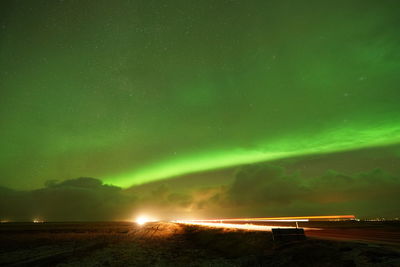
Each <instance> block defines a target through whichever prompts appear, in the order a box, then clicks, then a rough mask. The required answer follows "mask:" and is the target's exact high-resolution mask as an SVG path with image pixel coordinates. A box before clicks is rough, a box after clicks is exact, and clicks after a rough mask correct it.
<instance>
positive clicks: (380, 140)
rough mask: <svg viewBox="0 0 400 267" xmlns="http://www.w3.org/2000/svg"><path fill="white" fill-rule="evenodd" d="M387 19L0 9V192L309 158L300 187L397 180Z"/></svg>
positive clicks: (398, 43)
mask: <svg viewBox="0 0 400 267" xmlns="http://www.w3.org/2000/svg"><path fill="white" fill-rule="evenodd" d="M399 12H400V3H398V1H391V0H384V1H361V0H360V1H356V0H350V1H231V0H221V1H211V0H204V1H123V0H121V1H74V0H64V1H27V0H20V1H2V3H1V4H0V13H1V16H0V18H1V19H0V66H1V69H0V88H1V89H0V90H1V91H0V125H1V132H0V137H1V138H0V147H1V148H2V149H1V150H2V153H1V154H0V169H1V176H0V186H4V187H5V188H12V189H13V190H17V191H18V190H27V191H32V190H41V188H43V186H44V185H45V184H49V183H50V184H51V183H53V182H54V180H57V181H59V182H58V183H60V184H59V185H60V186H61V185H63V186H64V184H63V183H62V182H60V181H64V180H68V179H74V178H77V177H96V178H97V179H99V180H101V181H102V182H104V183H106V184H108V185H110V186H111V185H112V186H116V187H121V188H124V190H125V189H126V190H128V191H129V190H130V189H129V187H131V186H133V185H141V184H146V183H148V182H159V183H163V182H168V181H169V180H173V179H176V177H179V179H195V178H190V177H196V175H199V174H200V176H201V175H202V173H204V175H208V173H214V174H215V175H217V174H218V175H219V173H220V172H221V173H223V172H224V169H228V170H234V169H236V168H239V169H240V168H242V167H243V165H247V164H264V163H265V164H269V163H270V162H271V163H272V164H274V162H276V161H278V162H285V160H287V161H288V162H289V161H290V160H293V161H296V162H300V163H298V165H299V166H300V165H301V162H306V161H307V160H309V157H313V156H315V157H317V158H319V157H322V158H323V159H324V160H325V162H327V163H326V164H325V165H324V166H325V169H318V170H319V172H318V173H317V172H316V171H315V173H314V172H312V171H311V172H312V173H313V175H315V177H325V176H323V173H324V172H325V171H329V170H338V171H339V170H340V171H341V172H348V173H350V174H349V176H351V177H353V178H354V177H361V176H362V175H361V174H358V173H369V172H370V171H371V170H373V169H376V168H378V169H382V171H383V172H384V171H386V169H387V168H388V169H387V171H389V172H390V173H392V174H391V175H393V176H394V177H398V175H399V174H400V167H396V166H397V165H399V166H400V164H398V163H400V160H399V157H400V152H399V151H400V149H399V144H400V105H399V99H400V88H399V84H400V75H399V70H400V53H399V51H400V50H399V48H400V34H399V27H400V20H399V16H398V14H399ZM358 151H379V152H377V153H376V154H373V155H371V154H368V155H367V156H364V155H363V154H362V152H358ZM338 153H339V154H338ZM340 153H341V154H340ZM366 153H367V152H366ZM374 153H375V152H374ZM337 155H343V158H346V161H348V162H351V163H354V166H355V165H357V166H358V167H357V168H356V167H354V168H352V167H346V168H344V169H343V170H341V169H340V168H341V166H342V165H341V164H339V163H338V162H339V160H337ZM368 157H369V158H371V157H373V158H374V159H373V160H372V161H371V160H370V159H367V158H368ZM331 158H332V159H335V160H331ZM360 162H361V163H360ZM362 162H365V163H364V165H365V166H364V168H361V167H360V166H363V163H362ZM367 162H368V163H367ZM328 163H329V164H328ZM285 164H286V163H285ZM278 165H279V164H278ZM243 168H246V167H243ZM283 168H289V169H290V170H291V168H292V167H287V166H286V165H285V166H283ZM293 168H294V167H293ZM312 168H313V167H310V166H308V169H312ZM315 168H317V167H315ZM293 171H300V169H296V168H294V169H293ZM383 172H382V173H383ZM233 173H234V171H233ZM214 174H213V175H214ZM218 175H217V176H218ZM321 175H322V176H321ZM385 175H386V174H385ZM396 175H397V176H396ZM283 176H284V175H283ZM304 176H306V175H305V174H304V173H303V174H302V175H299V178H298V179H300V180H301V179H303V178H304ZM221 177H222V176H221ZM224 177H225V176H224ZM224 177H222V178H221V185H223V184H226V183H227V182H226V181H227V180H226V179H225V178H226V177H225V178H224ZM374 177H375V176H374ZM385 177H386V176H385ZM390 177H392V176H390ZM353 178H352V179H353ZM224 179H225V180H224ZM233 179H234V178H233V176H232V177H230V178H229V179H228V180H229V181H230V182H231V181H232V180H233ZM265 179H268V178H267V177H266V178H265ZM316 179H317V178H316ZM318 179H319V178H318ZM318 179H317V180H318ZM354 179H355V180H357V179H358V178H354ZM371 179H372V178H371ZM374 179H375V178H374ZM376 179H378V180H379V179H380V178H376ZM382 179H383V178H382ZM385 179H386V178H385ZM388 179H389V178H388ZM389 180H390V181H397V180H396V179H395V180H391V179H389ZM389 180H387V181H389ZM52 181H53V182H52ZM215 181H216V182H215V185H217V184H218V181H219V180H218V179H216V180H215ZM385 181H386V180H385ZM396 183H397V182H396ZM204 184H205V182H204V183H203V182H202V179H198V180H197V185H196V187H198V188H200V187H201V186H202V185H204ZM387 184H391V182H387ZM57 188H58V187H57ZM96 188H97V184H96ZM102 190H103V189H102ZM107 190H108V189H107ZM187 190H189V189H187ZM346 190H347V189H346ZM349 190H350V189H349ZM383 191H384V190H383ZM102 192H103V191H102ZM349 212H350V213H351V214H352V213H353V212H352V211H351V210H350V211H349ZM339 213H342V212H339ZM0 215H1V214H0ZM270 215H271V216H275V215H277V216H281V215H284V214H263V215H262V216H270ZM289 215H291V214H289ZM300 215H301V214H300Z"/></svg>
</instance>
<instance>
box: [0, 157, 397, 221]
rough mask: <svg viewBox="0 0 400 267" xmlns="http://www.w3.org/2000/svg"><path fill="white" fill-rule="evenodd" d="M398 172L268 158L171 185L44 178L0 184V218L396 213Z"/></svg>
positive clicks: (359, 215)
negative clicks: (309, 167)
mask: <svg viewBox="0 0 400 267" xmlns="http://www.w3.org/2000/svg"><path fill="white" fill-rule="evenodd" d="M399 193H400V179H399V177H398V176H396V175H393V174H391V173H388V172H385V171H384V170H382V169H373V170H370V171H365V172H361V173H355V174H346V173H342V172H337V171H333V170H329V171H326V172H325V173H324V174H323V175H320V176H310V177H304V176H302V175H301V173H299V172H298V171H295V172H293V171H289V170H288V169H287V168H284V167H278V166H274V165H271V164H254V165H247V166H243V167H241V168H239V169H238V170H237V172H236V174H235V177H234V179H233V181H232V182H230V183H228V184H227V185H222V186H209V187H200V186H199V185H197V186H194V187H191V188H185V190H182V188H175V187H173V186H171V185H169V184H164V183H159V184H153V185H152V186H147V187H140V186H139V187H137V188H135V187H133V188H130V189H121V188H119V187H115V186H110V185H105V184H103V183H102V182H101V181H100V180H98V179H94V178H78V179H71V180H66V181H62V182H57V181H49V182H47V183H46V186H45V187H44V188H41V189H38V190H32V191H15V190H12V189H8V188H5V187H0V219H11V220H31V219H32V218H34V217H41V218H45V219H46V220H54V221H64V220H68V221H71V220H75V221H81V220H121V219H122V220H126V219H131V218H133V216H135V215H137V214H139V213H150V214H154V215H155V216H157V217H158V218H162V219H176V218H184V217H196V218H199V217H231V216H236V217H239V216H291V215H294V216H296V215H321V214H347V213H348V214H355V215H356V216H358V217H373V216H381V217H398V216H399V214H400V208H399V207H400V200H399V198H398V195H399Z"/></svg>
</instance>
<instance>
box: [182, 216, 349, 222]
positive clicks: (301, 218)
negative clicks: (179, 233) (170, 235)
mask: <svg viewBox="0 0 400 267" xmlns="http://www.w3.org/2000/svg"><path fill="white" fill-rule="evenodd" d="M355 219H356V217H355V216H354V215H323V216H298V217H258V218H223V219H199V220H187V221H191V222H227V221H229V222H248V221H251V222H308V221H318V220H355Z"/></svg>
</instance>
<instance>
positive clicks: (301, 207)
mask: <svg viewBox="0 0 400 267" xmlns="http://www.w3.org/2000/svg"><path fill="white" fill-rule="evenodd" d="M399 193H400V179H399V177H398V176H395V175H392V174H389V173H387V172H385V171H383V170H381V169H374V170H371V171H368V172H363V173H358V174H354V175H348V174H344V173H340V172H336V171H327V172H326V173H325V174H323V175H321V176H315V177H306V178H304V177H299V175H298V174H296V173H295V174H293V173H292V174H288V173H286V171H285V169H283V168H281V167H276V166H272V165H269V164H257V165H251V166H244V167H243V168H242V169H240V170H239V172H238V173H237V175H236V179H235V181H234V182H233V184H232V186H231V188H230V189H229V190H228V191H227V195H226V196H225V197H226V198H227V199H230V200H231V201H232V202H233V203H235V204H236V205H238V206H239V207H242V209H243V210H247V211H248V212H249V213H252V214H260V215H261V214H265V215H276V214H279V215H291V214H293V213H295V214H304V212H311V213H317V214H320V213H354V214H356V215H358V216H392V217H395V216H398V214H399V213H400V208H398V207H399V206H400V199H399V198H398V195H399ZM371 207H375V209H371Z"/></svg>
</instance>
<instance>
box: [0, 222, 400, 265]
mask: <svg viewBox="0 0 400 267" xmlns="http://www.w3.org/2000/svg"><path fill="white" fill-rule="evenodd" d="M24 265H25V266H400V252H399V251H398V250H397V249H396V248H395V247H387V246H382V245H371V244H365V243H353V242H338V241H325V240H320V239H313V238H309V239H307V240H306V241H301V242H294V243H289V244H276V243H274V242H273V240H272V236H271V233H270V232H253V231H237V230H225V229H213V228H204V227H195V226H185V225H179V224H174V223H148V224H146V225H144V226H137V225H136V224H133V223H44V224H10V223H7V224H1V225H0V266H24Z"/></svg>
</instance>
